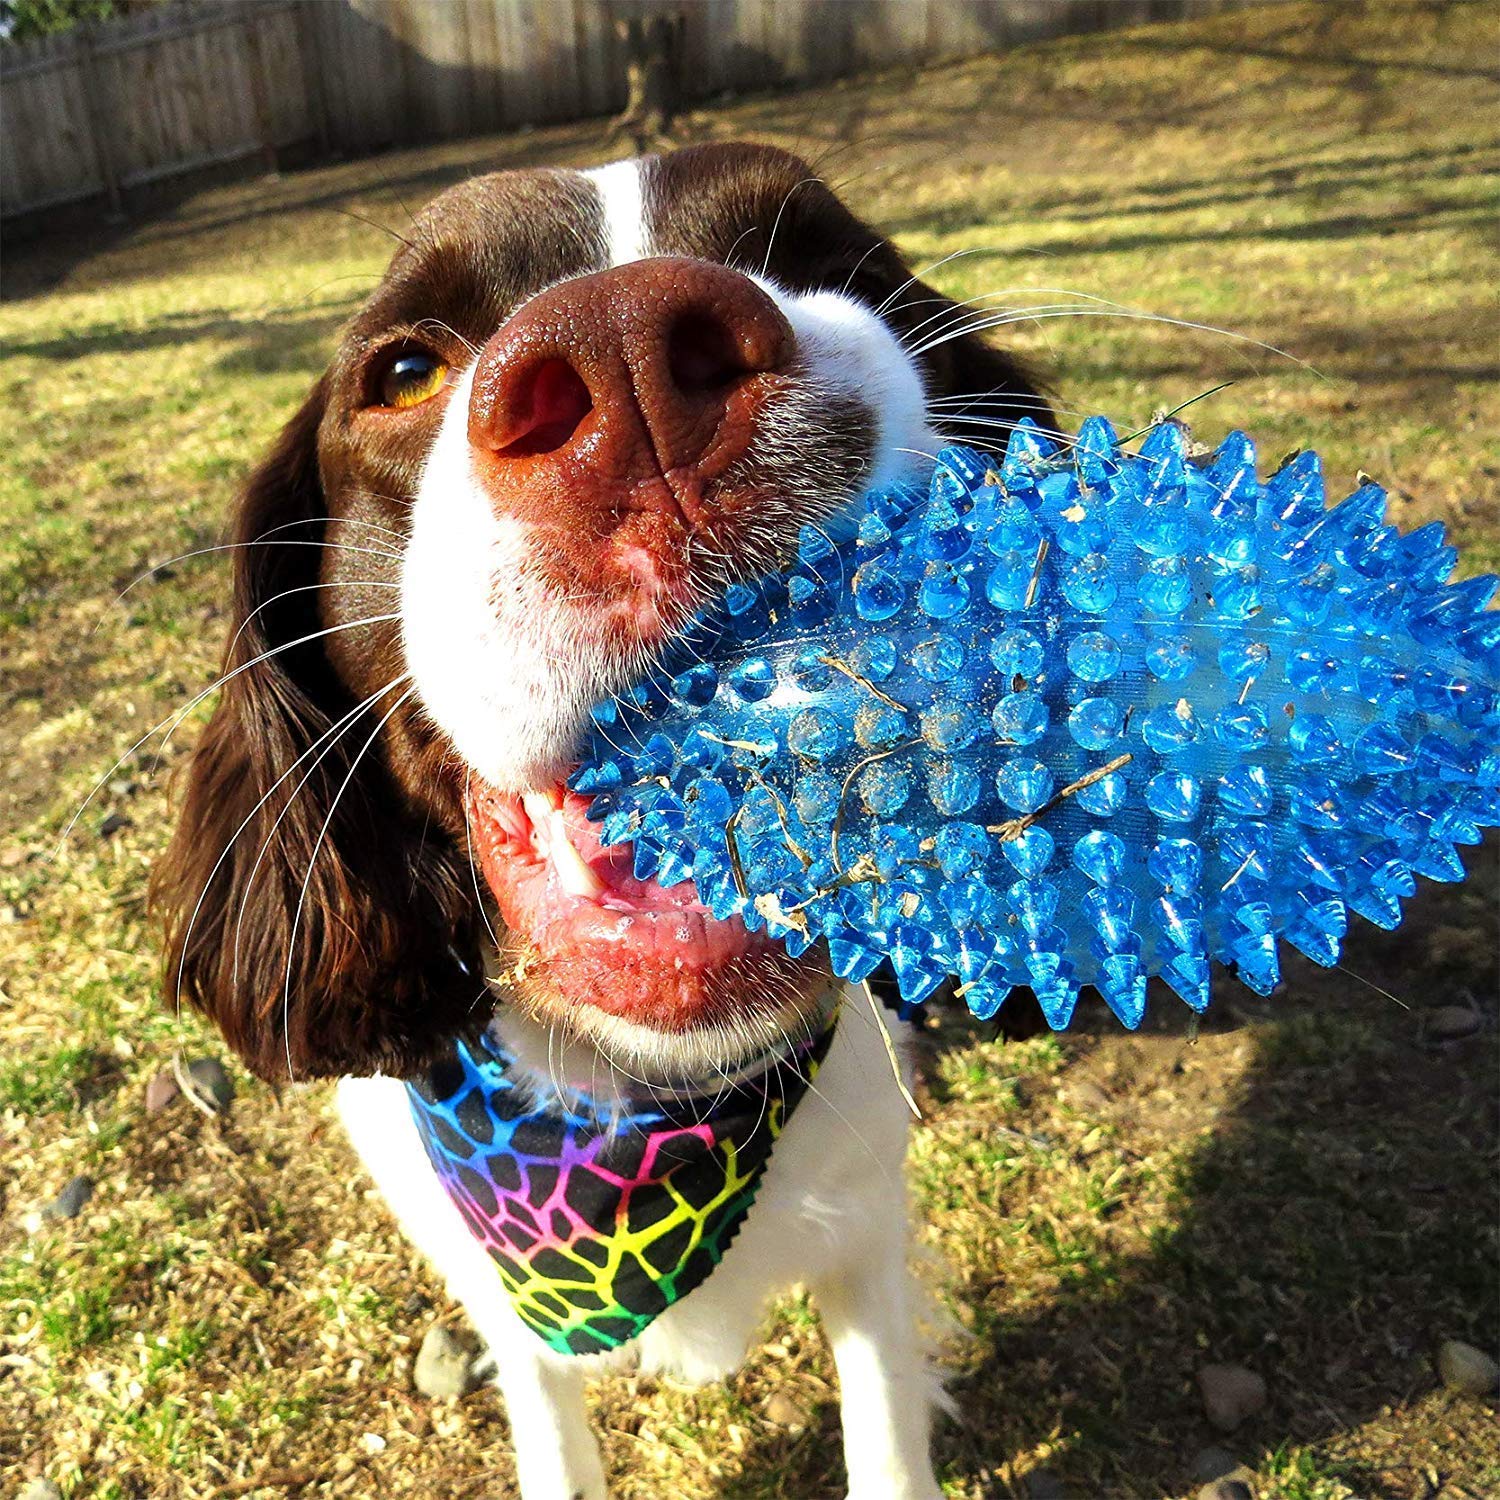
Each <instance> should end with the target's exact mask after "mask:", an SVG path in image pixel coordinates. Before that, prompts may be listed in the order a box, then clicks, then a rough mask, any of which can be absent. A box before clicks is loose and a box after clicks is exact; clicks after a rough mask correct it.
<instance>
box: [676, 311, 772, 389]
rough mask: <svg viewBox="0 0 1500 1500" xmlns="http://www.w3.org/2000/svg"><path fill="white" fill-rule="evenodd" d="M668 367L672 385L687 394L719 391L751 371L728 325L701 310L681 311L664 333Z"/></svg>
mask: <svg viewBox="0 0 1500 1500" xmlns="http://www.w3.org/2000/svg"><path fill="white" fill-rule="evenodd" d="M667 368H668V369H669V370H670V371H671V374H672V384H673V385H675V386H676V387H677V389H678V390H679V391H683V392H686V393H688V394H695V393H698V392H705V393H707V392H712V391H718V390H722V389H723V388H724V387H725V386H727V385H733V384H734V383H735V381H737V380H739V379H740V377H741V376H744V375H749V374H752V373H753V367H752V365H751V364H750V362H749V361H748V360H746V358H745V356H744V354H743V353H742V352H741V350H740V345H739V340H738V339H737V338H736V337H735V336H734V334H733V333H732V332H731V331H730V330H729V328H728V327H726V326H725V324H723V323H721V322H720V321H719V319H718V318H715V317H713V316H712V315H711V314H708V313H701V312H690V313H684V314H683V315H682V316H681V317H680V318H678V319H677V321H676V322H675V323H674V324H673V325H672V331H671V332H670V333H669V334H668V335H667Z"/></svg>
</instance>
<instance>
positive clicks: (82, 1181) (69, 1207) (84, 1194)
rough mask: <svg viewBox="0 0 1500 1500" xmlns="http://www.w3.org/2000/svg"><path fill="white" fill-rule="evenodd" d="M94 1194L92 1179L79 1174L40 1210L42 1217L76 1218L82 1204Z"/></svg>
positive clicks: (81, 1210)
mask: <svg viewBox="0 0 1500 1500" xmlns="http://www.w3.org/2000/svg"><path fill="white" fill-rule="evenodd" d="M93 1196H94V1179H93V1178H92V1177H87V1176H83V1175H80V1176H78V1177H75V1178H74V1179H73V1180H72V1181H71V1182H70V1183H68V1185H67V1186H66V1187H65V1188H63V1190H62V1192H60V1193H59V1194H58V1195H57V1197H55V1198H54V1199H53V1200H52V1201H51V1202H50V1203H49V1204H48V1205H47V1206H46V1208H44V1209H43V1210H42V1217H43V1218H44V1219H76V1218H77V1217H78V1215H79V1214H81V1213H82V1212H83V1206H84V1204H86V1203H87V1202H88V1201H89V1199H90V1198H92V1197H93Z"/></svg>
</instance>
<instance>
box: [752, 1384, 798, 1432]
mask: <svg viewBox="0 0 1500 1500" xmlns="http://www.w3.org/2000/svg"><path fill="white" fill-rule="evenodd" d="M762 1411H763V1413H764V1415H765V1419H766V1421H768V1422H772V1423H774V1424H775V1425H776V1426H777V1427H785V1428H787V1429H788V1430H789V1431H791V1432H801V1431H802V1430H803V1429H804V1428H806V1426H807V1417H808V1413H807V1408H806V1407H805V1406H804V1405H803V1404H802V1403H801V1402H800V1401H798V1400H797V1398H796V1397H795V1396H793V1395H792V1394H791V1393H790V1392H789V1391H782V1390H776V1391H772V1392H771V1395H770V1399H769V1400H767V1402H766V1404H765V1406H764V1407H763V1408H762Z"/></svg>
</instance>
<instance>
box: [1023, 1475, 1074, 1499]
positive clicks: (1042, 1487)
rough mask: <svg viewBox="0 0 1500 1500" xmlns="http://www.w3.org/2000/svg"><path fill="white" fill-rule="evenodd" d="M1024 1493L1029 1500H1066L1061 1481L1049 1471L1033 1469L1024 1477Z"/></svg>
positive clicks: (1066, 1494) (1066, 1496)
mask: <svg viewBox="0 0 1500 1500" xmlns="http://www.w3.org/2000/svg"><path fill="white" fill-rule="evenodd" d="M1026 1493H1027V1495H1028V1496H1029V1497H1030V1500H1068V1492H1067V1490H1066V1489H1064V1488H1063V1482H1062V1480H1061V1479H1059V1478H1058V1477H1057V1475H1056V1474H1054V1473H1053V1472H1052V1470H1051V1469H1033V1470H1032V1471H1031V1473H1029V1474H1028V1475H1027V1476H1026Z"/></svg>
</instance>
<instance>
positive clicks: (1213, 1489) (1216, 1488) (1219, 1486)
mask: <svg viewBox="0 0 1500 1500" xmlns="http://www.w3.org/2000/svg"><path fill="white" fill-rule="evenodd" d="M1198 1500H1255V1491H1254V1490H1252V1489H1251V1488H1250V1486H1249V1484H1248V1483H1247V1482H1246V1481H1245V1480H1243V1479H1240V1478H1238V1477H1236V1476H1234V1475H1226V1476H1225V1477H1224V1478H1223V1479H1215V1480H1214V1481H1213V1483H1212V1484H1205V1485H1204V1486H1203V1488H1202V1489H1201V1490H1199V1491H1198Z"/></svg>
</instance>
